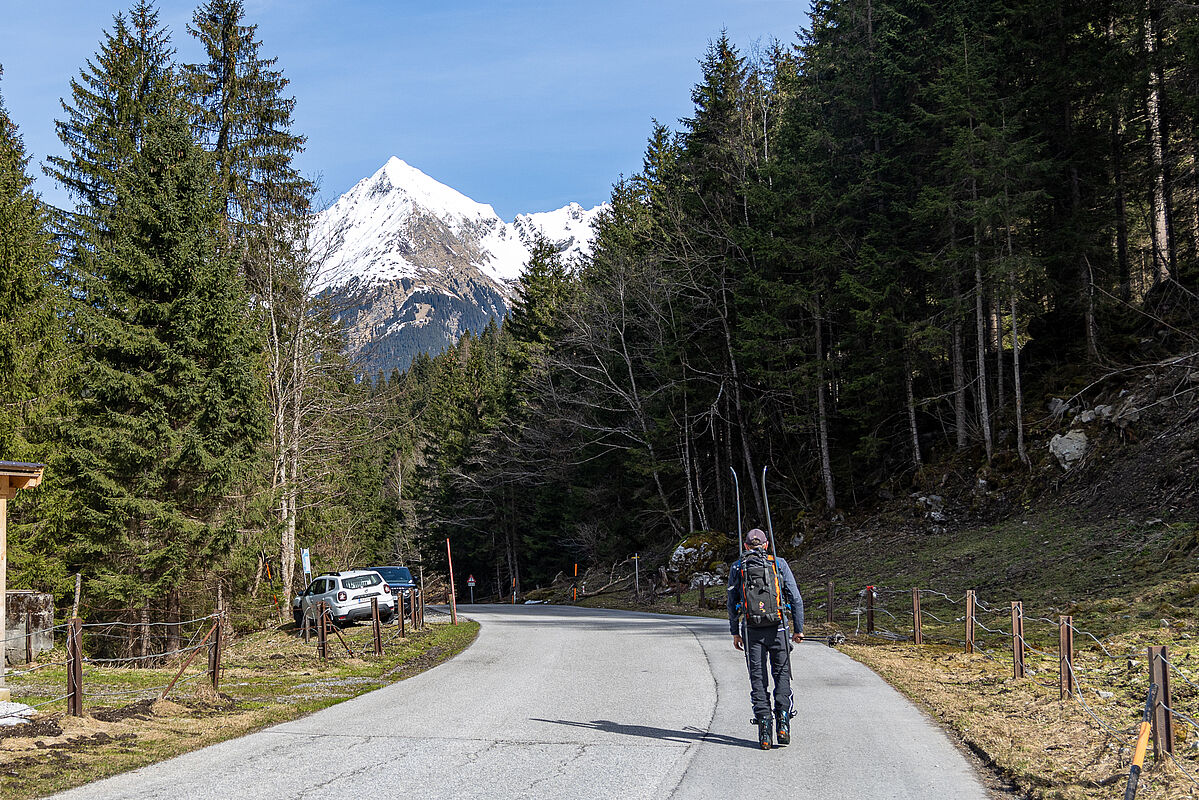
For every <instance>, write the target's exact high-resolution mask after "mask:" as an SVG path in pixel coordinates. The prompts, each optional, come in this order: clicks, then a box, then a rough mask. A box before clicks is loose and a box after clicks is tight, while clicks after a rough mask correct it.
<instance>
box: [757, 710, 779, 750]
mask: <svg viewBox="0 0 1199 800" xmlns="http://www.w3.org/2000/svg"><path fill="white" fill-rule="evenodd" d="M754 722H755V723H756V724H757V726H758V747H760V748H762V749H763V750H769V749H770V741H771V735H772V734H773V733H774V731H773V730H771V724H770V723H771V719H770V717H769V716H765V717H762V718H761V719H755V720H754Z"/></svg>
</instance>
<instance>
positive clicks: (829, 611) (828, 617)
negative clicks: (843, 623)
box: [824, 581, 833, 625]
mask: <svg viewBox="0 0 1199 800" xmlns="http://www.w3.org/2000/svg"><path fill="white" fill-rule="evenodd" d="M824 588H825V590H826V592H827V593H828V601H827V603H826V604H825V606H824V617H825V620H824V621H825V622H827V623H828V624H829V625H832V624H833V582H832V581H829V582H828V584H827V585H826V586H825V587H824Z"/></svg>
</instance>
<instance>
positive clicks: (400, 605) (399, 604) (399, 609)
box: [396, 591, 416, 639]
mask: <svg viewBox="0 0 1199 800" xmlns="http://www.w3.org/2000/svg"><path fill="white" fill-rule="evenodd" d="M408 597H409V600H408V602H409V603H415V602H416V598H414V597H412V595H408ZM396 616H397V617H399V618H400V638H401V639H403V638H404V637H405V636H407V635H408V634H407V633H405V632H404V627H405V625H404V623H405V622H407V620H405V619H404V592H403V591H401V592H400V594H399V596H397V597H396Z"/></svg>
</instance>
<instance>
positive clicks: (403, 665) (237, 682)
mask: <svg viewBox="0 0 1199 800" xmlns="http://www.w3.org/2000/svg"><path fill="white" fill-rule="evenodd" d="M478 629H479V626H478V624H477V623H474V622H462V623H461V624H459V625H456V626H454V625H446V624H435V625H430V626H428V627H427V628H426V629H425V630H423V631H418V632H415V633H413V632H411V631H410V632H409V635H408V636H407V637H405V638H399V637H398V636H396V635H395V632H394V630H393V629H388V630H387V632H386V633H385V638H386V637H390V639H389V640H388V641H387V643H386V645H385V647H384V655H382V656H374V655H362V653H369V652H371V645H370V637H371V631H370V627H369V626H365V625H360V626H354V627H351V628H348V629H346V630H345V631H343V632H342V633H343V635H344V636H346V639H347V641H348V642H349V643H350V645H351V647H352V648H353V650H354V653H355V655H353V656H351V655H349V654H348V653H347V652H346V650H345V649H344V648H343V647H342V645H341V643H340V642H339V641H338V640H337V638H336V637H331V640H330V642H329V648H330V654H331V657H330V658H329V660H328V661H325V662H322V661H320V659H318V658H317V657H316V651H315V644H314V643H310V644H305V643H304V642H303V640H302V639H301V638H300V637H299V635H298V634H297V632H296V631H295V629H294V628H292V627H291V626H285V627H282V628H279V629H276V630H267V631H262V632H258V633H254V634H249V635H245V636H242V637H239V638H237V639H235V640H234V641H233V642H232V643H231V644H230V646H229V648H228V649H227V650H226V651H225V657H224V661H223V664H224V670H223V676H222V680H221V687H220V688H221V691H220V693H219V694H218V693H216V692H214V691H213V690H212V686H211V685H210V684H209V683H207V681H206V676H205V666H204V664H203V659H197V663H196V664H193V665H192V666H191V667H189V668H188V670H187V672H186V673H185V674H184V676H183V679H182V680H181V681H180V684H179V685H177V686H176V688H175V689H174V690H173V691H172V692H171V694H170V695H169V696H168V698H167V699H166V700H161V701H159V700H155V698H156V697H157V695H158V692H156V691H152V687H156V686H162V685H164V684H166V683H167V682H168V681H169V680H170V678H171V676H173V675H174V673H175V671H176V670H177V669H178V665H177V664H176V665H168V666H165V667H162V668H159V669H128V668H125V669H115V668H113V669H100V668H95V669H90V670H88V671H87V672H86V673H85V676H84V693H85V694H84V698H85V700H84V708H85V715H84V716H82V717H71V716H67V715H66V714H65V713H64V712H63V711H57V710H56V711H51V712H48V713H41V714H39V715H38V716H37V717H36V718H35V719H34V720H33V721H31V722H29V723H26V724H24V725H17V726H11V727H0V797H3V798H4V799H5V800H25V799H26V798H34V797H41V796H44V795H48V794H52V793H54V792H58V791H62V790H64V789H69V788H72V787H75V786H80V785H82V784H85V783H90V782H91V781H95V780H98V779H100V778H106V777H109V776H111V775H115V774H118V773H120V772H125V771H127V770H131V769H136V768H138V767H142V766H146V765H147V764H152V763H155V762H158V761H163V760H165V759H168V758H172V757H174V756H177V755H180V754H182V753H186V752H188V751H191V750H196V749H199V748H201V747H206V746H208V745H211V744H216V743H217V742H221V741H225V740H226V739H232V738H235V737H238V736H243V735H245V734H247V733H252V732H254V731H256V730H260V729H262V728H264V727H267V726H269V725H274V724H276V723H280V722H286V721H288V720H291V719H295V718H297V717H300V716H303V715H305V714H308V713H311V712H313V711H317V710H319V709H322V708H326V707H328V706H331V705H334V704H336V703H339V702H341V701H343V700H347V699H349V698H351V697H356V696H358V695H360V694H363V693H365V692H369V691H371V690H372V689H377V688H380V687H382V686H386V685H388V684H390V683H394V682H395V681H397V680H402V679H404V678H407V677H410V676H411V675H415V674H417V673H418V672H421V671H423V670H426V669H428V668H430V667H433V666H436V665H437V664H439V663H441V662H442V661H445V660H446V659H448V658H451V657H453V656H454V655H456V654H457V653H459V652H461V651H462V650H463V649H465V648H466V647H467V646H468V645H469V644H470V643H471V642H472V641H474V638H475V636H476V634H477V633H478ZM61 655H62V653H61V652H59V653H51V654H46V657H45V659H44V660H46V661H55V660H61V658H55V656H58V657H61ZM65 683H66V677H65V674H64V671H63V669H62V668H61V667H54V668H48V669H46V670H43V671H38V672H36V673H32V674H31V675H28V676H24V677H22V678H18V679H16V680H14V681H12V682H10V687H11V688H12V689H13V695H14V699H15V700H17V701H20V702H27V703H29V704H31V705H32V704H34V703H37V702H39V701H40V700H42V699H48V698H52V697H56V696H58V695H61V694H62V693H63V692H62V687H63V686H65ZM59 705H60V706H61V704H59Z"/></svg>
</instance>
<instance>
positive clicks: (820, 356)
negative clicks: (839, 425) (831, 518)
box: [816, 299, 837, 512]
mask: <svg viewBox="0 0 1199 800" xmlns="http://www.w3.org/2000/svg"><path fill="white" fill-rule="evenodd" d="M824 385H825V378H824V323H823V320H822V319H821V316H820V300H819V299H817V301H816V438H817V440H818V442H819V445H820V477H821V479H822V480H823V481H824V503H825V506H826V507H827V508H828V510H829V511H830V512H832V511H833V510H835V509H836V508H837V496H836V494H835V493H834V492H833V466H832V459H831V458H830V456H829V444H828V408H827V406H826V403H825V398H824Z"/></svg>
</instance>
